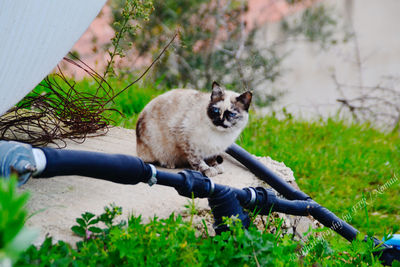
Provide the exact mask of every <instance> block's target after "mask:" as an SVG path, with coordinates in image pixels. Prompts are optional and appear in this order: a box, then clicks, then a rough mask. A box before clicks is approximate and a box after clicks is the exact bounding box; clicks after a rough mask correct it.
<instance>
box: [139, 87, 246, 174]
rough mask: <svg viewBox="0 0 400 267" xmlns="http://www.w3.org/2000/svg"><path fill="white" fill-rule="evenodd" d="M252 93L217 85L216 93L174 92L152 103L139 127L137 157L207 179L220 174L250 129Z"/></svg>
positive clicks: (159, 97)
mask: <svg viewBox="0 0 400 267" xmlns="http://www.w3.org/2000/svg"><path fill="white" fill-rule="evenodd" d="M251 99H252V93H251V92H250V91H247V92H245V93H243V94H238V93H235V92H232V91H228V90H224V89H223V88H222V87H221V86H220V85H219V84H218V83H216V82H213V84H212V93H211V95H210V94H209V93H204V92H199V91H196V90H191V89H175V90H171V91H169V92H167V93H165V94H163V95H160V96H158V97H156V98H155V99H153V100H152V101H150V103H149V104H147V106H146V107H145V108H144V109H143V111H142V112H141V114H140V115H139V119H138V121H137V124H136V142H137V153H138V156H139V157H140V158H142V159H143V160H144V161H145V162H156V163H159V164H160V165H161V166H163V167H167V168H175V167H181V166H184V165H187V164H189V165H190V166H191V167H192V168H193V169H195V170H197V171H200V172H202V173H203V174H204V175H206V176H209V177H211V176H215V175H217V174H219V173H222V172H223V170H222V167H221V166H220V165H219V164H220V163H222V157H221V156H219V154H220V153H222V152H224V151H225V150H226V149H227V148H228V147H229V146H230V145H231V144H233V143H234V142H235V140H236V138H237V137H238V136H239V134H240V133H241V132H242V130H243V128H244V127H245V126H246V124H247V121H248V118H249V114H248V110H249V106H250V102H251Z"/></svg>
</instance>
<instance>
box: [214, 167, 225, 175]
mask: <svg viewBox="0 0 400 267" xmlns="http://www.w3.org/2000/svg"><path fill="white" fill-rule="evenodd" d="M214 168H215V169H216V170H217V172H218V174H221V173H224V167H222V166H221V165H217V166H214Z"/></svg>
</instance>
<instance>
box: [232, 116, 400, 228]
mask: <svg viewBox="0 0 400 267" xmlns="http://www.w3.org/2000/svg"><path fill="white" fill-rule="evenodd" d="M238 144H240V145H241V146H243V147H244V148H245V149H247V150H248V151H249V152H251V153H253V154H255V155H258V156H270V157H271V158H273V159H275V160H277V161H282V162H284V163H285V164H286V166H288V167H290V168H291V169H292V170H293V172H294V175H295V177H296V178H297V183H298V184H299V186H300V188H301V189H302V190H303V191H304V192H306V193H307V194H309V195H310V196H311V197H313V199H315V200H316V201H317V202H319V203H320V204H322V205H324V206H326V207H327V208H328V209H330V210H331V211H333V212H334V213H336V214H337V215H338V216H339V217H343V216H345V215H349V214H350V215H351V219H350V217H349V216H347V218H349V219H348V220H349V222H350V223H351V224H353V225H354V226H355V227H357V228H359V229H360V230H362V231H363V232H367V231H372V232H375V233H376V234H378V235H381V236H382V234H383V233H384V231H388V230H389V229H391V227H392V226H394V225H399V224H400V216H399V215H398V214H400V202H399V201H398V200H399V198H398V192H399V189H400V178H399V179H398V180H397V181H396V178H395V175H397V176H396V177H400V165H399V162H400V138H399V136H398V135H397V134H385V133H382V132H379V131H377V130H374V129H372V128H371V127H369V126H368V125H357V124H349V123H346V122H344V121H342V120H337V119H327V120H325V121H301V120H295V119H284V120H278V119H277V118H275V117H263V118H260V117H257V116H254V115H253V116H252V117H251V120H250V122H249V125H248V127H247V128H246V129H245V131H244V132H243V134H242V136H241V138H240V140H239V141H238ZM393 178H394V179H393ZM391 179H392V180H391ZM390 180H391V181H392V182H390ZM387 182H388V184H387V186H384V184H385V183H387ZM390 183H391V185H390V186H389V184H390ZM382 186H384V187H382ZM363 197H365V201H366V202H365V203H366V207H367V211H368V216H367V215H366V213H365V211H364V208H362V205H361V204H360V203H359V202H360V201H362V199H363ZM357 204H358V205H357ZM364 206H365V205H364ZM367 218H369V227H368V224H367Z"/></svg>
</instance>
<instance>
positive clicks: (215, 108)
mask: <svg viewBox="0 0 400 267" xmlns="http://www.w3.org/2000/svg"><path fill="white" fill-rule="evenodd" d="M211 111H212V112H213V113H214V114H219V108H217V107H213V108H212V109H211Z"/></svg>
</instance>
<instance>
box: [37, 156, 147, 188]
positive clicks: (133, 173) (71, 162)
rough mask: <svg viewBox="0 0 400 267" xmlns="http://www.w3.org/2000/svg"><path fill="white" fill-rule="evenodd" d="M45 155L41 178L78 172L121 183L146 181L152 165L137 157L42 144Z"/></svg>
mask: <svg viewBox="0 0 400 267" xmlns="http://www.w3.org/2000/svg"><path fill="white" fill-rule="evenodd" d="M41 150H43V152H44V154H45V156H46V160H47V163H46V168H45V169H44V171H43V172H42V173H41V174H40V177H42V178H48V177H54V176H61V175H81V176H87V177H92V178H98V179H103V180H107V181H111V182H115V183H120V184H137V183H139V182H147V181H148V180H149V178H150V177H151V173H152V172H151V168H150V166H149V165H148V164H146V163H144V162H143V161H142V160H141V159H140V158H137V157H132V156H128V155H120V154H105V153H99V152H89V151H79V150H66V149H63V150H58V149H53V148H41Z"/></svg>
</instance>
